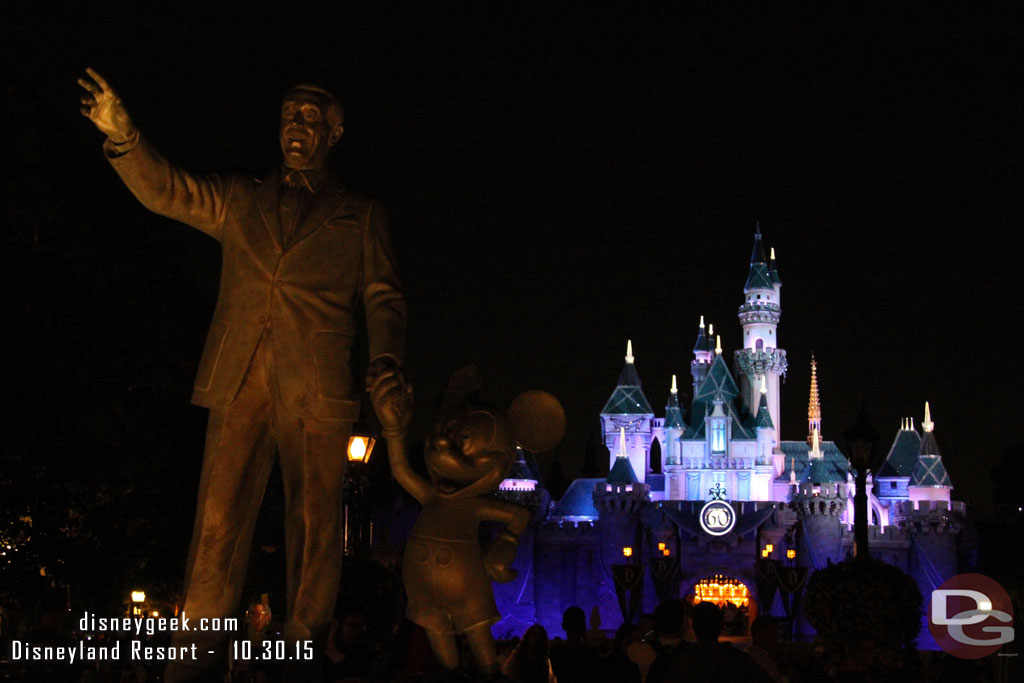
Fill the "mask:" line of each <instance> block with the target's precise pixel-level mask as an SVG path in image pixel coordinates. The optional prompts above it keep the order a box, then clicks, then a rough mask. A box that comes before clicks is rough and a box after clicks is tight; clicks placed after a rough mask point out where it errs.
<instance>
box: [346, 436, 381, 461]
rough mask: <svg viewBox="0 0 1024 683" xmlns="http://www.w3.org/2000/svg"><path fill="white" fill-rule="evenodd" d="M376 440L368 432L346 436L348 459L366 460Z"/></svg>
mask: <svg viewBox="0 0 1024 683" xmlns="http://www.w3.org/2000/svg"><path fill="white" fill-rule="evenodd" d="M376 443H377V440H376V439H374V438H373V437H372V436H370V435H369V434H353V435H352V436H350V437H349V438H348V461H349V462H367V461H368V460H369V459H370V454H371V453H373V447H374V445H376Z"/></svg>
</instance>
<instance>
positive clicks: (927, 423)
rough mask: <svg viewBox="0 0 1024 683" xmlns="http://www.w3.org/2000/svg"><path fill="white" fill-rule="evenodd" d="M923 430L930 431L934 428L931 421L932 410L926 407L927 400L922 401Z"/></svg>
mask: <svg viewBox="0 0 1024 683" xmlns="http://www.w3.org/2000/svg"><path fill="white" fill-rule="evenodd" d="M921 426H922V427H923V428H924V431H926V432H930V431H932V430H933V429H935V423H934V422H932V411H931V409H930V408H929V407H928V401H925V402H924V422H922V423H921Z"/></svg>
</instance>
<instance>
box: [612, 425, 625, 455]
mask: <svg viewBox="0 0 1024 683" xmlns="http://www.w3.org/2000/svg"><path fill="white" fill-rule="evenodd" d="M615 457H616V458H625V457H626V428H625V427H619V452H618V453H616V454H615Z"/></svg>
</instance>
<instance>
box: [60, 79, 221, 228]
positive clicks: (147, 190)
mask: <svg viewBox="0 0 1024 683" xmlns="http://www.w3.org/2000/svg"><path fill="white" fill-rule="evenodd" d="M85 72H86V74H88V78H79V79H78V84H79V85H80V86H82V88H84V89H85V91H86V93H85V94H84V95H82V99H81V102H82V109H81V111H82V115H83V116H85V117H86V118H87V119H89V120H90V121H92V122H93V124H94V125H95V126H96V128H97V129H99V131H100V132H101V133H104V134H106V136H107V140H106V142H104V143H103V152H104V154H105V155H106V157H107V160H108V161H109V162H110V165H111V166H113V167H114V170H115V171H117V174H118V175H119V176H120V177H121V180H122V181H123V182H124V184H125V185H126V186H127V187H128V189H129V190H131V193H132V194H133V195H135V198H136V199H138V200H139V201H140V202H141V203H142V205H143V206H145V207H146V208H147V209H149V210H150V211H152V212H154V213H158V214H160V215H161V216H167V217H168V218H173V219H174V220H176V221H180V222H182V223H185V224H186V225H191V226H192V227H193V228H197V229H199V230H202V231H203V232H205V233H206V234H208V235H210V236H211V237H213V238H214V239H217V240H220V239H221V231H222V228H223V223H224V217H225V214H224V210H225V208H226V206H227V199H228V194H229V193H230V191H231V179H230V178H229V177H226V176H222V175H216V174H211V175H195V174H192V173H189V172H188V171H185V170H183V169H181V168H178V167H177V166H175V165H174V164H172V163H170V162H169V161H167V160H166V159H165V158H164V157H163V156H162V155H161V154H160V153H159V152H158V151H157V150H156V149H154V148H153V146H152V145H151V144H149V142H147V141H146V139H145V137H144V136H142V135H140V133H139V129H138V128H136V126H135V124H134V123H133V122H132V117H131V116H130V115H129V114H128V110H127V109H126V108H125V106H124V103H123V102H122V101H121V98H120V96H119V95H118V94H117V92H116V91H115V90H114V89H113V88H112V87H111V85H110V84H109V83H108V82H107V79H105V78H103V76H101V75H100V74H99V73H97V72H96V70H95V69H86V70H85Z"/></svg>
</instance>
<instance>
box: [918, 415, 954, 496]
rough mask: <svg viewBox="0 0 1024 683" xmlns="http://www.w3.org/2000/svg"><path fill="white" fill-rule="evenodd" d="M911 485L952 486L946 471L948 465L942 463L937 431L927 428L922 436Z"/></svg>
mask: <svg viewBox="0 0 1024 683" xmlns="http://www.w3.org/2000/svg"><path fill="white" fill-rule="evenodd" d="M910 485H911V486H952V485H953V482H952V480H951V479H950V478H949V473H948V472H946V466H945V465H943V464H942V454H941V453H939V444H938V443H937V442H936V441H935V433H934V432H932V431H931V430H930V429H928V428H927V425H926V428H925V433H924V436H923V437H922V438H921V448H920V450H919V451H918V455H917V462H916V463H915V464H914V470H913V472H911V474H910Z"/></svg>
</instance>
